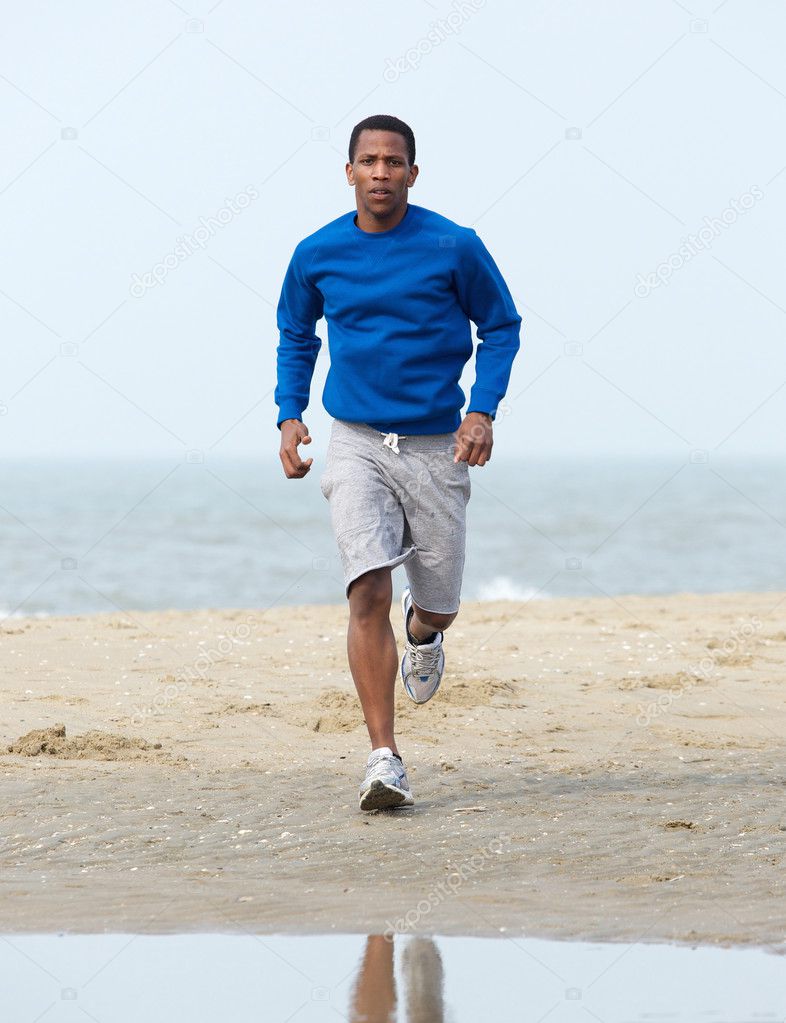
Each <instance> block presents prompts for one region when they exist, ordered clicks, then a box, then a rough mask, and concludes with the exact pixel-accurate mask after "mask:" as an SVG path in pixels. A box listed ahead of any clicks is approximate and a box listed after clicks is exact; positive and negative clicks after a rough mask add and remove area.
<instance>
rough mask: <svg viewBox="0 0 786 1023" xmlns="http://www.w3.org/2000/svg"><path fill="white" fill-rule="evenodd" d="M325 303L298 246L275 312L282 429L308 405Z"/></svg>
mask: <svg viewBox="0 0 786 1023" xmlns="http://www.w3.org/2000/svg"><path fill="white" fill-rule="evenodd" d="M323 306H324V302H323V297H322V294H321V292H320V291H319V289H318V288H317V287H316V286H315V285H314V284H313V282H312V281H310V280H309V278H308V274H307V272H306V268H305V265H304V258H303V253H302V250H301V249H300V246H298V247H297V248H296V249H295V251H294V253H293V255H292V259H291V260H290V262H289V266H288V267H287V272H286V274H285V276H284V283H283V285H282V288H281V297H280V298H279V302H278V310H277V316H276V319H277V324H278V330H279V343H278V348H277V349H276V381H277V383H276V389H275V393H274V401H275V403H276V404H277V405H278V421H277V424H276V425H277V426H278V428H279V429H281V423H282V422H283V421H284V420H285V419H302V417H303V412H304V410H305V409H306V408H307V407H308V400H309V393H310V391H311V377H312V376H313V373H314V366H315V365H316V361H317V355H318V354H319V349H320V347H321V346H322V341H321V339H320V338H319V337H317V335H316V325H317V321H318V320H320V319H321V317H322V313H323Z"/></svg>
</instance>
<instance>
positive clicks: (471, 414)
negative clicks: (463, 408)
mask: <svg viewBox="0 0 786 1023" xmlns="http://www.w3.org/2000/svg"><path fill="white" fill-rule="evenodd" d="M467 415H468V416H483V418H484V419H488V421H489V422H490V423H493V422H494V420H493V419H492V418H491V413H490V412H478V411H477V410H473V411H472V412H467Z"/></svg>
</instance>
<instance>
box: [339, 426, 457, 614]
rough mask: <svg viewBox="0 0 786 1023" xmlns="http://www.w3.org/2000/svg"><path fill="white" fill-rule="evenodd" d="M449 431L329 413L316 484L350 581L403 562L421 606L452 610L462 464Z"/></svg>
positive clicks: (347, 582) (346, 579)
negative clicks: (386, 425) (410, 429)
mask: <svg viewBox="0 0 786 1023" xmlns="http://www.w3.org/2000/svg"><path fill="white" fill-rule="evenodd" d="M454 441H455V434H453V433H431V434H423V435H415V434H410V435H404V434H395V433H389V434H384V433H380V431H379V430H376V429H374V428H373V427H371V426H368V425H367V424H366V423H351V422H348V421H347V420H345V419H334V420H333V426H332V429H331V434H330V441H329V443H328V450H327V460H326V464H325V471H324V472H323V474H322V476H321V477H320V489H321V490H322V494H323V495H324V497H325V498H327V500H328V502H329V504H330V517H331V521H332V525H333V532H334V534H335V537H336V543H337V545H338V550H339V555H340V557H341V563H342V566H343V570H344V584H345V593H346V595H347V597H348V596H349V587H350V584H351V583H352V582H353V581H354V580H355V579H357V578H358V576H360V575H363V573H364V572H369V571H371V569H374V568H394V567H395V566H396V565H401V564H403V565H404V569H405V571H406V574H407V579H408V580H409V587H410V590H411V592H412V599H413V600H414V602H415V603H416V604H417V605H418V607H421V608H423V610H424V611H434V612H435V613H437V614H453V613H455V612H456V611H458V609H459V603H460V597H461V579H462V576H463V573H464V553H465V543H466V528H465V509H466V506H467V502H468V501H469V497H470V490H471V487H470V479H469V465H468V464H467V462H455V463H454V461H453V453H454V446H455V445H454Z"/></svg>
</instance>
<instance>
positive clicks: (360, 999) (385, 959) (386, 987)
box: [349, 934, 445, 1023]
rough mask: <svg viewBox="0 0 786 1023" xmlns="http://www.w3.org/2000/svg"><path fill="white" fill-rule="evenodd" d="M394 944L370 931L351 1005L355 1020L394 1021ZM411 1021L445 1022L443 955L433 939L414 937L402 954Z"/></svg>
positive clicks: (353, 1022)
mask: <svg viewBox="0 0 786 1023" xmlns="http://www.w3.org/2000/svg"><path fill="white" fill-rule="evenodd" d="M393 967H394V944H393V942H392V941H388V939H387V938H386V937H385V936H384V935H382V934H370V935H369V937H368V938H367V939H366V948H365V951H364V953H363V958H362V960H361V962H360V968H359V971H358V977H357V981H356V983H355V988H354V991H353V994H352V1004H351V1007H350V1017H349V1018H350V1020H351V1023H394V1021H395V1019H396V978H395V974H394V969H393ZM402 974H403V978H404V1003H405V1005H406V1007H407V1023H443V1020H444V1018H445V1013H444V1001H443V970H442V957H441V956H440V954H439V950H438V949H437V946H436V945H435V944H434V942H433V941H432V940H431V938H413V939H412V940H411V941H410V942H409V943H408V944H407V946H406V947H405V949H404V953H403V955H402Z"/></svg>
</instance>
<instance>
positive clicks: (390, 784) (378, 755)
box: [360, 746, 415, 810]
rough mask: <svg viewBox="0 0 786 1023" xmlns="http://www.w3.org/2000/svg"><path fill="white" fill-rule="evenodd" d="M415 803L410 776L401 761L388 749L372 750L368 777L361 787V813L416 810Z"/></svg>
mask: <svg viewBox="0 0 786 1023" xmlns="http://www.w3.org/2000/svg"><path fill="white" fill-rule="evenodd" d="M414 802H415V800H414V799H413V797H412V792H411V790H410V787H409V782H408V781H407V772H406V770H405V769H404V764H403V762H402V761H401V760H400V759H399V757H397V756H396V755H395V753H394V752H393V750H391V749H390V748H389V747H388V746H380V747H379V749H375V750H372V751H371V753H370V754H369V757H368V762H367V764H366V777H365V778H364V779H363V784H362V785H361V786H360V809H361V810H385V809H390V808H392V807H395V806H412V805H413V804H414Z"/></svg>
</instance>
